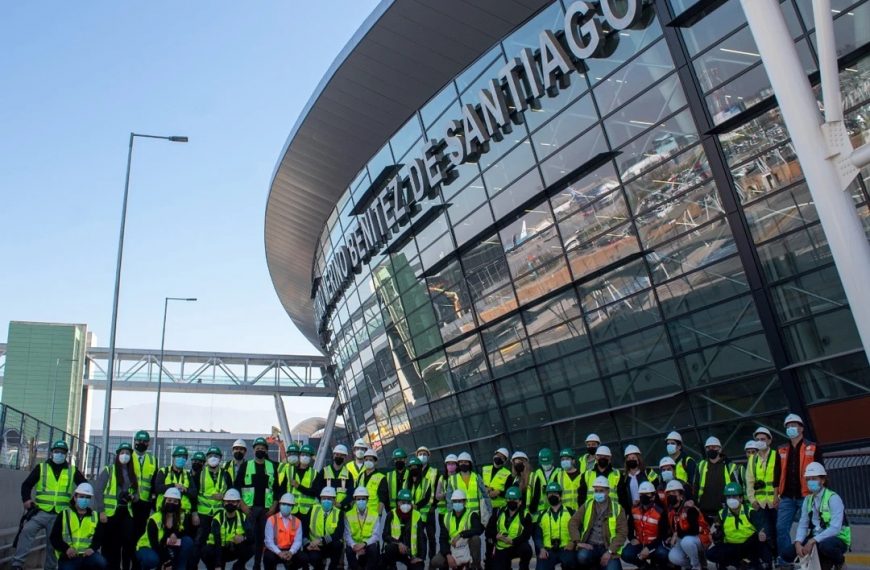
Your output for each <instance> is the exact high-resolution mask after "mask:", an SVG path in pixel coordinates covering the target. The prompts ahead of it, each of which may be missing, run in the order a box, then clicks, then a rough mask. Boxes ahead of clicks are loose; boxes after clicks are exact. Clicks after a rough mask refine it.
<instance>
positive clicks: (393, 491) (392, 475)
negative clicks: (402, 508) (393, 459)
mask: <svg viewBox="0 0 870 570" xmlns="http://www.w3.org/2000/svg"><path fill="white" fill-rule="evenodd" d="M387 484H388V485H389V491H390V510H394V509H395V508H396V505H397V504H398V503H397V497H398V496H399V491H400V490H401V489H407V488H408V474H407V472H406V473H405V480H404V481H402V487H401V488H399V487H398V485H399V480H398V472H397V471H396V470H395V469H394V470H392V471H390V472H388V473H387Z"/></svg>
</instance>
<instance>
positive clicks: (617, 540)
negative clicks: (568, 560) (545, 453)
mask: <svg viewBox="0 0 870 570" xmlns="http://www.w3.org/2000/svg"><path fill="white" fill-rule="evenodd" d="M601 447H603V446H601ZM601 447H599V448H598V451H597V453H596V455H598V456H600V455H601V452H602V449H601ZM591 488H592V495H591V496H589V497H588V498H586V501H585V502H584V503H583V504H582V505H580V508H579V509H578V510H577V512H576V513H574V515H573V516H572V517H571V521H570V522H569V523H568V532H569V534H570V536H571V541H572V542H573V543H574V548H575V549H576V550H577V564H578V566H580V567H581V568H592V567H593V566H594V567H602V568H607V570H621V568H622V564H621V563H620V561H619V556H620V554H622V547H623V545H624V544H625V540H626V538H627V537H628V521H627V519H626V517H625V512H624V511H623V510H622V507H621V506H620V505H619V501H617V500H616V499H614V498H612V496H611V489H610V479H608V478H607V477H604V476H599V477H596V478H595V479H593V481H592V485H591Z"/></svg>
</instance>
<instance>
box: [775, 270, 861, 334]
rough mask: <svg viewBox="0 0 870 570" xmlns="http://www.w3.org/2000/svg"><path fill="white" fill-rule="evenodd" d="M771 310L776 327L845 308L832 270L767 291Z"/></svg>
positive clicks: (819, 272) (839, 286)
mask: <svg viewBox="0 0 870 570" xmlns="http://www.w3.org/2000/svg"><path fill="white" fill-rule="evenodd" d="M771 295H772V296H773V306H774V308H775V309H776V314H777V317H779V322H780V323H788V322H791V321H795V320H799V319H803V318H806V317H809V316H811V315H814V314H817V313H821V312H825V311H830V310H832V309H837V308H842V307H845V306H846V305H848V304H849V302H848V300H847V299H846V293H845V292H844V291H843V285H842V284H841V283H840V276H839V275H838V274H837V269H836V267H833V266H831V267H826V268H825V269H822V270H820V271H816V272H814V273H810V274H807V275H802V276H800V277H798V278H797V279H795V280H793V281H788V282H786V283H783V284H781V285H777V286H776V287H772V288H771Z"/></svg>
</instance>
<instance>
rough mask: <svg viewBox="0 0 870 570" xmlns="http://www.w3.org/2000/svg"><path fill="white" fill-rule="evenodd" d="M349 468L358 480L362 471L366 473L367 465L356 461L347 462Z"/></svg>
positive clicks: (354, 478)
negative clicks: (358, 463)
mask: <svg viewBox="0 0 870 570" xmlns="http://www.w3.org/2000/svg"><path fill="white" fill-rule="evenodd" d="M347 470H348V471H350V474H351V475H353V480H354V481H356V480H357V479H359V475H360V473H365V470H366V468H365V466H363V465H357V464H356V461H351V462H350V463H348V464H347Z"/></svg>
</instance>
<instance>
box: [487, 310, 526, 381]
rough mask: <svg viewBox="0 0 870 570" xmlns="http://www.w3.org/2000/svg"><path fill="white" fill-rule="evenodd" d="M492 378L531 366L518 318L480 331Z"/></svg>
mask: <svg viewBox="0 0 870 570" xmlns="http://www.w3.org/2000/svg"><path fill="white" fill-rule="evenodd" d="M482 334H483V342H484V346H485V347H486V351H487V357H488V358H489V365H490V369H491V370H492V374H493V376H494V377H496V378H498V377H499V376H504V375H505V374H510V373H512V372H516V371H517V370H522V369H524V368H526V367H528V366H530V365H531V364H532V353H531V350H530V349H529V342H528V340H526V338H525V331H524V330H523V329H522V323H521V321H520V319H519V316H516V317H512V318H510V319H507V320H506V321H502V322H500V323H498V324H496V325H495V326H493V327H492V328H490V329H485V330H483V331H482Z"/></svg>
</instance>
